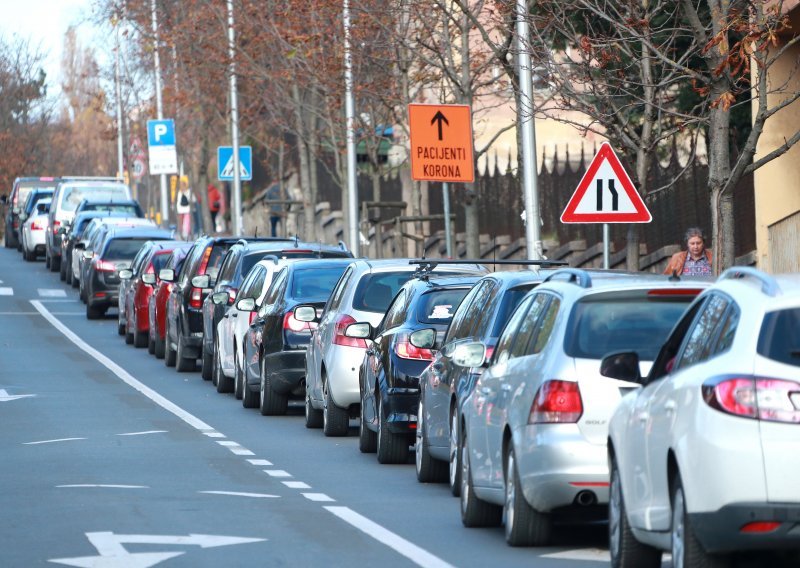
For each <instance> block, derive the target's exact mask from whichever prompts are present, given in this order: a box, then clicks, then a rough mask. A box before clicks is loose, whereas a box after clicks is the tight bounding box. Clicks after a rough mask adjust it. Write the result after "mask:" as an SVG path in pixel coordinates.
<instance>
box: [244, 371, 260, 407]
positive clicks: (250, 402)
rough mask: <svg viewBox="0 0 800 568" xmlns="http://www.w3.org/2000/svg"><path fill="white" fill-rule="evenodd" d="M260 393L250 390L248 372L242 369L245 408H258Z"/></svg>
mask: <svg viewBox="0 0 800 568" xmlns="http://www.w3.org/2000/svg"><path fill="white" fill-rule="evenodd" d="M258 405H259V393H257V392H255V391H253V390H251V389H250V387H249V386H248V384H247V372H246V371H245V370H244V369H242V406H244V407H245V408H258Z"/></svg>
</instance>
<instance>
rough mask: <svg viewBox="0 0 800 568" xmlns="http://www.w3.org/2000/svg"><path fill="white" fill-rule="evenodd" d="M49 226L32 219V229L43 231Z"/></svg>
mask: <svg viewBox="0 0 800 568" xmlns="http://www.w3.org/2000/svg"><path fill="white" fill-rule="evenodd" d="M46 228H47V225H42V224H41V223H37V222H36V221H31V231H41V230H44V229H46Z"/></svg>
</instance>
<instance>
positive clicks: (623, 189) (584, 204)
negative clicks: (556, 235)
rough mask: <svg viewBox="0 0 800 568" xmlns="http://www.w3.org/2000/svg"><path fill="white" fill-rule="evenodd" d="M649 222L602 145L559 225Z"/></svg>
mask: <svg viewBox="0 0 800 568" xmlns="http://www.w3.org/2000/svg"><path fill="white" fill-rule="evenodd" d="M652 220H653V216H652V215H650V211H648V210H647V206H645V204H644V201H643V200H642V197H641V196H640V195H639V192H638V191H636V188H635V187H633V182H631V178H630V177H629V176H628V173H627V172H626V171H625V168H623V167H622V163H621V162H620V161H619V158H618V157H617V155H616V154H615V153H614V149H613V148H611V145H610V144H609V143H608V142H603V144H602V145H601V146H600V150H598V152H597V155H596V156H595V157H594V159H593V160H592V163H591V164H589V168H588V169H587V170H586V173H585V174H583V178H581V182H580V183H579V184H578V189H576V190H575V193H573V194H572V197H571V198H570V200H569V203H567V207H566V208H565V209H564V212H563V213H562V214H561V222H562V223H649V222H650V221H652Z"/></svg>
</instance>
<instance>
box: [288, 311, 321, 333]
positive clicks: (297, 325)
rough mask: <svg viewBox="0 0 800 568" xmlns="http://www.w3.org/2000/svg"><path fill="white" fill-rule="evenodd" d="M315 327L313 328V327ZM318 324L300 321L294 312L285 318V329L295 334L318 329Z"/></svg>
mask: <svg viewBox="0 0 800 568" xmlns="http://www.w3.org/2000/svg"><path fill="white" fill-rule="evenodd" d="M312 325H313V327H312ZM316 327H317V324H315V323H313V322H307V321H300V320H298V319H295V317H294V311H291V312H287V313H286V315H285V316H283V329H284V330H289V331H293V332H295V333H299V332H301V331H311V330H313V329H316Z"/></svg>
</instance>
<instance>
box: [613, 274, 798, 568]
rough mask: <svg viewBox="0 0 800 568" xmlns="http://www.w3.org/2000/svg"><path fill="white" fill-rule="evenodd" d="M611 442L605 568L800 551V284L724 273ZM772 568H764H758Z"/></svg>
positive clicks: (631, 375)
mask: <svg viewBox="0 0 800 568" xmlns="http://www.w3.org/2000/svg"><path fill="white" fill-rule="evenodd" d="M637 362H638V356H637V354H636V353H631V352H629V353H618V354H616V355H612V356H609V357H606V359H605V360H604V361H603V371H602V372H603V374H605V375H606V376H610V377H616V378H619V379H626V380H633V381H635V382H638V383H640V384H642V385H643V387H642V388H641V389H637V390H636V391H635V392H632V393H631V394H629V395H628V396H626V397H625V398H623V400H622V403H621V404H620V406H619V407H618V408H617V410H616V412H615V413H614V415H613V417H612V419H611V423H610V427H609V437H608V455H609V464H610V470H611V488H610V494H611V495H610V508H609V510H610V523H609V535H610V549H611V558H612V566H614V567H630V568H648V567H649V566H652V567H657V566H661V554H662V551H671V552H672V556H673V565H674V566H676V567H683V566H714V567H716V566H724V565H726V564H727V563H728V562H729V560H730V558H729V557H728V554H729V553H731V552H734V551H739V550H747V549H772V548H784V549H785V548H789V549H796V550H800V530H798V529H799V528H800V482H799V481H798V479H799V478H798V472H800V275H797V274H794V275H787V276H776V277H772V276H769V275H767V274H765V273H763V272H760V271H758V270H755V269H752V268H732V269H730V270H727V271H726V272H724V273H723V274H722V276H720V278H719V280H718V281H717V282H716V284H714V286H713V287H711V288H709V289H708V290H706V291H705V292H704V293H703V294H702V295H701V296H700V297H699V298H698V299H697V300H696V301H695V302H694V303H693V304H692V306H691V307H690V308H689V310H688V311H687V313H686V314H685V315H684V316H683V317H682V318H681V320H680V321H679V322H678V324H677V325H676V327H675V329H674V330H673V331H672V334H671V335H670V337H669V338H668V339H667V341H666V343H665V344H664V345H663V347H662V349H661V351H660V353H659V355H658V357H657V358H656V360H655V362H654V363H653V367H652V369H651V370H650V373H649V374H648V376H647V377H645V378H641V377H640V376H639V373H638V372H637V368H636V367H637V365H636V364H637ZM764 565H766V564H764Z"/></svg>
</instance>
